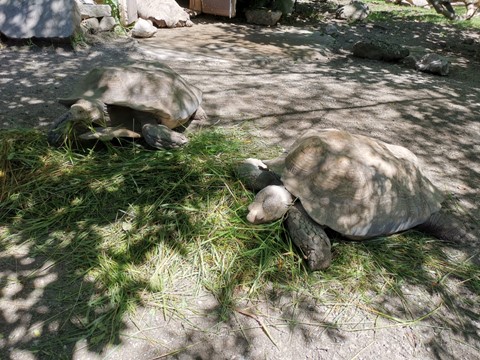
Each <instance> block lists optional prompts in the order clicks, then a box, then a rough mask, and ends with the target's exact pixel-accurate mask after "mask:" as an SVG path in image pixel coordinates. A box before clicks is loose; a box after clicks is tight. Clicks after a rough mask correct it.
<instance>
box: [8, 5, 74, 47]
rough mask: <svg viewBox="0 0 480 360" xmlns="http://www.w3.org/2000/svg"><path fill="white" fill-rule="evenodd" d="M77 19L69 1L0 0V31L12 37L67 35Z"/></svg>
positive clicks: (60, 36)
mask: <svg viewBox="0 0 480 360" xmlns="http://www.w3.org/2000/svg"><path fill="white" fill-rule="evenodd" d="M80 21H81V18H80V12H79V9H78V7H77V5H76V3H75V2H74V1H71V0H29V1H19V0H0V32H1V33H3V34H4V35H5V36H7V37H9V38H12V39H29V38H32V37H35V38H60V39H62V38H69V37H71V36H72V35H74V33H75V32H76V31H78V30H79V29H80Z"/></svg>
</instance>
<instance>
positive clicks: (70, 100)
mask: <svg viewBox="0 0 480 360" xmlns="http://www.w3.org/2000/svg"><path fill="white" fill-rule="evenodd" d="M59 102H60V103H61V104H63V105H65V106H67V107H68V108H69V110H68V112H66V113H65V114H63V115H62V116H61V117H59V118H58V119H57V120H56V121H55V122H54V124H53V126H52V128H51V130H50V132H49V133H48V141H49V143H51V144H53V145H59V144H62V143H63V142H64V141H65V139H67V138H68V137H69V136H78V138H80V139H86V140H88V139H101V140H111V139H112V138H119V137H129V138H140V137H142V136H143V137H144V138H145V141H146V142H147V144H148V145H150V146H152V147H154V148H159V149H161V148H176V147H179V146H182V145H183V144H185V143H186V142H187V141H188V140H187V138H186V137H185V136H184V135H183V134H181V133H180V132H178V131H172V130H171V129H176V130H178V129H180V130H183V129H184V128H185V126H186V125H187V123H188V122H189V121H190V120H194V119H198V120H204V119H205V118H206V114H205V112H204V110H203V109H202V107H201V105H200V104H201V102H202V92H201V91H200V90H199V89H198V88H197V87H195V86H193V85H191V84H189V83H188V82H187V81H186V80H185V79H183V78H182V77H181V76H180V75H178V74H177V73H176V72H174V71H173V70H172V69H170V68H169V67H168V66H166V65H163V64H160V63H153V64H151V63H150V64H133V65H129V66H116V67H101V68H95V69H93V70H91V71H90V72H89V73H88V74H86V75H85V76H84V77H83V78H81V79H80V81H79V82H78V84H76V87H75V88H74V89H73V91H72V93H71V94H70V95H69V96H68V97H66V98H62V99H59Z"/></svg>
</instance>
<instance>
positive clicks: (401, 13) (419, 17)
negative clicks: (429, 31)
mask: <svg viewBox="0 0 480 360" xmlns="http://www.w3.org/2000/svg"><path fill="white" fill-rule="evenodd" d="M365 2H366V3H367V4H368V6H369V7H370V10H371V12H370V14H369V16H368V21H373V22H375V21H392V20H394V21H398V20H401V21H414V22H429V23H432V24H439V25H449V26H452V27H456V28H459V29H480V19H479V18H478V17H473V18H472V19H470V20H466V21H463V20H456V21H452V20H449V19H447V18H446V17H445V16H443V15H441V14H438V13H436V12H435V10H434V9H433V8H431V9H426V8H421V7H415V6H412V7H407V6H401V5H395V4H388V3H383V2H378V1H375V0H366V1H365ZM454 9H455V13H456V14H457V15H459V16H463V15H465V14H466V12H467V10H466V8H465V7H464V6H455V8H454Z"/></svg>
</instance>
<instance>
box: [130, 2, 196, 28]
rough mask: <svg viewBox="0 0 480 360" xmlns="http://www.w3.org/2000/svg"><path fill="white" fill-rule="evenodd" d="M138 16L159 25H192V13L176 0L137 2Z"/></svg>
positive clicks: (169, 26) (170, 26)
mask: <svg viewBox="0 0 480 360" xmlns="http://www.w3.org/2000/svg"><path fill="white" fill-rule="evenodd" d="M137 9H138V16H139V17H141V18H143V19H146V20H151V21H152V22H153V23H154V24H155V25H156V26H158V27H168V28H172V27H180V26H192V25H193V23H192V22H191V21H190V15H188V13H187V12H186V11H185V10H183V8H181V7H180V5H178V4H177V3H176V2H175V0H142V1H139V2H137Z"/></svg>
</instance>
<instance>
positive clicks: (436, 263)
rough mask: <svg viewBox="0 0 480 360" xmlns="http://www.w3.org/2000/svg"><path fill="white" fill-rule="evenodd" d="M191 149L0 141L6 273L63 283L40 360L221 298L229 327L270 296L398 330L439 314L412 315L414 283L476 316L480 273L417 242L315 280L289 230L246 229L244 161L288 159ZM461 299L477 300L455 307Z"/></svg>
mask: <svg viewBox="0 0 480 360" xmlns="http://www.w3.org/2000/svg"><path fill="white" fill-rule="evenodd" d="M190 138H191V140H190V143H189V144H188V145H187V146H186V147H185V148H183V149H180V150H176V151H151V150H146V149H144V148H142V147H141V146H138V145H136V144H131V143H127V144H123V146H111V145H106V146H102V147H100V148H97V149H80V150H79V149H77V150H72V149H68V148H58V149H57V148H51V147H49V146H48V144H47V143H46V139H45V136H44V134H42V133H40V132H37V131H34V130H9V131H6V130H3V131H1V132H0V159H1V160H0V251H1V258H2V262H3V264H4V265H2V267H3V268H4V269H5V268H8V266H7V265H8V264H11V265H10V271H13V272H15V271H16V272H17V273H18V274H21V279H20V275H18V276H19V277H18V278H16V280H15V281H18V282H19V283H20V284H21V285H22V286H23V287H24V288H25V289H27V288H29V287H32V286H35V281H37V280H38V278H39V277H40V276H41V273H42V271H43V272H45V271H46V272H50V273H53V274H55V280H53V281H52V282H50V283H49V284H48V286H47V289H46V290H45V292H44V294H45V295H44V298H48V302H47V304H48V306H47V308H48V309H49V310H47V311H50V312H51V314H50V317H49V318H48V321H46V322H44V323H42V325H41V328H42V329H43V330H42V331H43V332H44V334H45V336H44V337H42V338H41V340H39V341H38V342H36V346H37V350H36V351H38V352H39V353H41V354H44V355H48V354H50V353H54V351H55V350H54V349H55V348H56V347H57V346H59V345H61V346H66V344H67V345H68V346H73V344H75V343H76V342H77V341H78V340H79V339H87V341H88V343H89V344H90V345H91V346H103V345H105V344H107V343H111V342H115V341H117V338H118V336H119V333H120V330H121V328H122V324H123V321H124V318H125V316H126V315H127V314H129V313H131V312H133V311H135V309H137V308H138V307H139V306H141V305H148V306H150V307H154V308H157V309H159V310H161V311H162V312H163V313H164V314H165V316H170V315H171V314H172V313H179V314H180V313H182V311H183V310H185V306H186V305H185V304H186V303H188V302H189V301H190V300H192V299H195V298H196V296H199V294H201V293H209V294H211V295H213V296H214V297H215V299H216V300H217V302H218V307H217V309H216V311H217V312H218V316H219V319H221V320H226V319H228V318H229V317H230V316H231V314H232V313H233V312H234V311H235V310H236V309H237V307H238V306H240V305H239V304H241V303H243V302H245V301H253V300H258V299H263V298H264V297H265V295H268V294H266V292H267V289H272V288H273V289H275V291H278V292H282V293H286V294H302V296H303V297H308V298H309V299H315V300H316V301H317V302H318V303H319V304H324V305H325V306H328V305H329V304H335V306H339V304H346V303H348V304H349V306H350V305H351V304H352V301H353V300H352V299H355V304H354V305H355V306H360V307H362V308H364V309H368V310H370V311H372V312H374V313H375V314H381V315H382V316H384V317H386V318H388V319H392V320H394V321H398V322H415V321H420V319H421V317H422V316H426V315H425V314H429V312H428V311H426V312H424V313H422V314H418V313H417V312H415V311H414V310H412V309H411V306H412V305H411V304H409V302H408V299H407V298H406V297H405V296H404V288H405V286H420V287H421V288H423V289H427V290H428V291H429V292H432V293H435V294H438V296H440V297H441V298H442V299H443V300H442V304H444V305H442V306H452V307H453V306H455V307H458V306H465V307H469V306H478V305H479V304H478V295H479V294H480V270H479V268H478V266H475V265H474V264H473V263H472V262H471V261H470V259H469V258H465V257H462V256H460V255H458V256H457V255H452V253H449V252H447V251H445V247H444V244H442V243H441V242H439V241H437V240H435V239H431V238H427V237H425V236H423V235H422V234H418V233H415V232H409V233H406V234H402V235H396V236H391V237H389V238H380V239H375V240H371V241H365V242H351V241H344V240H342V239H339V238H336V239H335V242H334V246H333V255H334V261H333V264H332V266H331V267H330V268H329V269H328V270H326V271H323V272H318V273H310V272H309V271H308V270H307V269H306V268H305V267H304V263H303V261H302V254H300V253H299V251H298V250H297V249H296V248H295V247H294V246H293V245H292V243H291V241H290V240H289V238H288V236H287V235H286V234H285V231H284V228H283V225H282V221H280V220H279V221H276V222H274V223H272V224H266V225H252V224H249V223H248V222H247V221H246V219H245V217H246V214H247V206H248V204H249V203H250V202H251V200H252V199H253V196H254V194H252V193H251V192H250V191H248V190H246V189H245V188H244V186H243V184H242V183H241V182H240V181H238V180H237V179H236V178H235V176H234V171H233V170H234V167H235V164H236V163H238V161H240V160H241V159H244V158H247V157H258V158H270V157H273V156H276V155H277V154H278V153H279V151H278V150H279V149H276V148H272V147H266V146H265V145H264V144H262V143H261V141H259V140H256V139H255V138H252V136H251V135H248V134H247V133H245V132H244V131H243V130H242V129H238V128H235V129H224V130H221V129H216V130H205V131H202V132H199V133H195V134H191V135H190ZM25 249H27V250H25ZM474 255H475V254H472V256H474ZM32 261H33V262H34V263H35V264H37V267H34V266H30V265H28V264H30V263H31V262H32ZM22 264H24V265H22ZM40 268H41V269H40ZM12 276H13V275H12ZM12 281H13V280H12ZM452 284H454V285H455V290H450V288H449V287H450V286H452ZM4 286H6V285H4ZM459 289H461V290H462V291H468V292H469V293H472V294H476V295H477V296H476V299H477V300H474V299H475V297H473V298H472V297H465V298H458V297H454V296H452V291H459ZM389 296H394V297H396V298H398V299H400V300H401V303H402V304H404V306H403V310H402V311H400V310H398V308H397V310H395V311H394V310H392V309H391V308H389V307H388V306H385V303H384V302H380V301H377V300H378V299H379V298H383V297H389ZM472 299H473V300H472ZM475 301H477V303H476V304H475V303H474V302H475ZM472 302H473V303H472ZM459 304H460V305H459ZM340 306H341V305H340ZM54 323H55V324H57V327H53V326H50V327H49V325H51V324H54ZM48 329H50V330H48ZM51 329H53V330H51Z"/></svg>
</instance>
